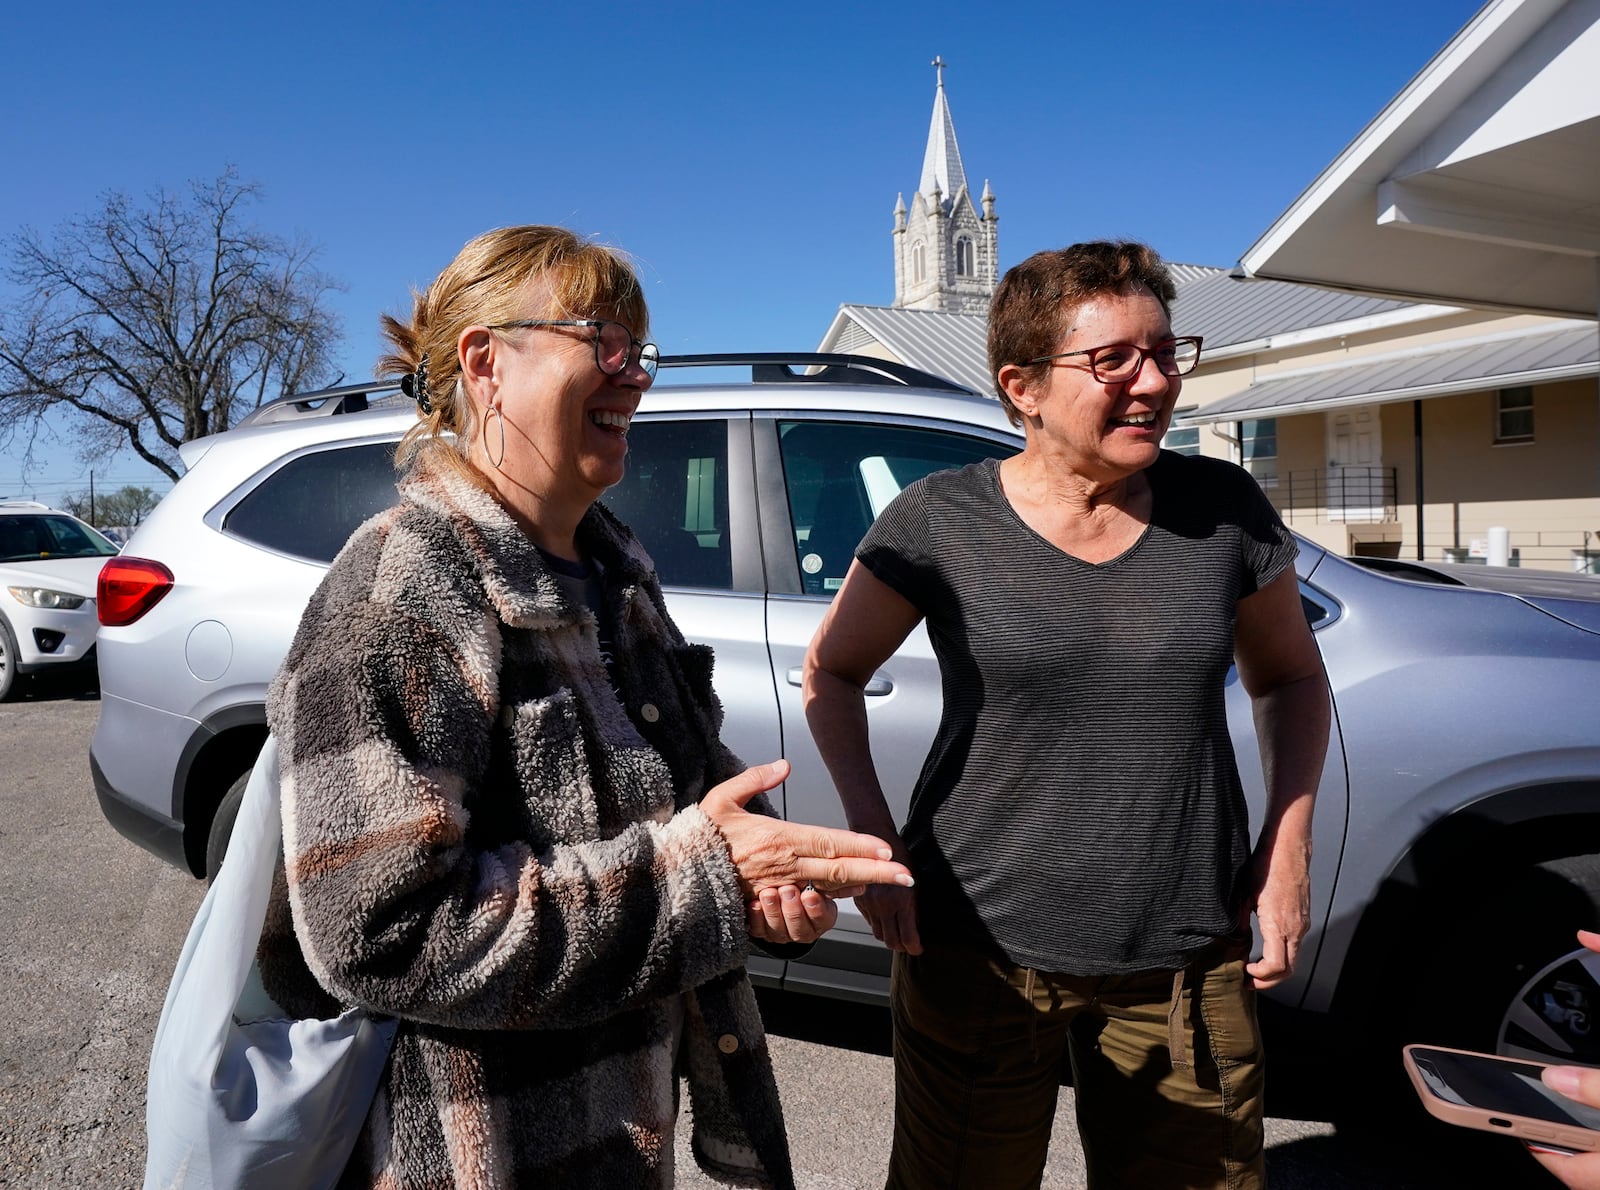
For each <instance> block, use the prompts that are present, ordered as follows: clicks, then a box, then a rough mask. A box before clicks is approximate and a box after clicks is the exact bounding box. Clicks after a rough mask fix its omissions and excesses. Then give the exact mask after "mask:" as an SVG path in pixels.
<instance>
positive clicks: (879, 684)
mask: <svg viewBox="0 0 1600 1190" xmlns="http://www.w3.org/2000/svg"><path fill="white" fill-rule="evenodd" d="M803 672H804V671H802V670H801V668H800V667H799V666H798V665H795V666H791V667H790V668H789V672H788V673H786V674H784V675H783V676H784V677H785V678H787V679H788V680H789V685H791V686H798V685H800V679H801V676H802V674H803ZM893 690H894V683H893V682H891V681H890V680H889V679H888V678H885V677H880V676H878V675H877V674H873V675H872V677H871V678H869V679H868V680H867V684H866V685H865V686H864V687H862V690H861V693H863V694H865V695H867V696H868V697H869V698H881V697H882V696H883V695H885V694H888V693H890V692H891V691H893Z"/></svg>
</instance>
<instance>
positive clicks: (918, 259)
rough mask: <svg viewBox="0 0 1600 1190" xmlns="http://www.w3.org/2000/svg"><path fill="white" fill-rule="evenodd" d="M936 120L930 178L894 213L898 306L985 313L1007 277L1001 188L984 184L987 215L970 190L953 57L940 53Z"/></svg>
mask: <svg viewBox="0 0 1600 1190" xmlns="http://www.w3.org/2000/svg"><path fill="white" fill-rule="evenodd" d="M932 65H933V68H934V70H935V72H936V75H935V83H934V92H933V121H932V123H931V124H930V125H929V127H928V147H927V149H926V151H925V152H924V153H923V157H922V178H921V181H920V182H919V183H918V186H917V192H916V193H915V194H914V195H912V196H911V207H910V209H909V211H908V210H907V208H906V206H905V202H904V199H903V198H902V199H899V200H897V201H896V202H895V210H894V231H893V233H892V234H893V236H894V245H895V249H894V304H895V305H896V306H909V307H913V308H915V309H922V310H946V311H949V312H951V313H957V314H985V313H987V312H988V309H989V299H990V298H991V297H993V296H994V290H995V286H996V284H997V283H998V282H999V279H1000V272H999V267H998V264H997V237H996V224H997V223H998V222H999V220H998V217H997V216H996V215H995V213H994V192H993V191H991V190H990V189H989V183H988V182H987V181H985V182H984V184H983V198H982V202H983V213H982V214H979V212H978V208H977V206H976V204H975V203H974V202H973V198H972V193H971V191H970V190H969V189H968V187H967V172H966V168H965V167H964V166H963V165H962V163H961V148H960V146H959V145H958V144H957V143H956V126H955V121H954V120H952V119H951V117H950V101H949V99H948V98H946V96H945V89H944V71H945V61H944V59H943V58H942V57H937V56H936V57H935V58H934V60H933V63H932Z"/></svg>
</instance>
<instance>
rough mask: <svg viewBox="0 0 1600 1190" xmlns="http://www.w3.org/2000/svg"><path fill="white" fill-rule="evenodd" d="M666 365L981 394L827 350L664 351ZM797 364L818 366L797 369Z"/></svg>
mask: <svg viewBox="0 0 1600 1190" xmlns="http://www.w3.org/2000/svg"><path fill="white" fill-rule="evenodd" d="M661 366H662V367H663V368H737V367H748V368H749V369H750V379H751V380H752V381H754V382H755V383H757V384H843V383H846V382H849V381H853V382H855V383H857V384H900V385H905V386H907V387H910V388H934V389H939V390H941V391H943V392H951V393H966V394H968V395H970V396H977V395H979V394H977V393H974V392H973V391H972V390H971V389H970V388H967V387H966V386H965V385H963V384H957V383H956V382H955V381H954V380H949V379H946V378H945V377H943V376H935V375H934V374H933V373H932V372H924V371H922V370H921V369H920V368H913V367H911V366H909V365H907V364H902V363H901V362H900V361H899V360H891V359H877V358H875V357H873V356H869V355H839V354H836V353H833V352H825V351H770V352H768V351H755V352H736V353H734V354H732V355H664V356H662V357H661ZM796 368H815V369H817V370H816V371H814V372H797V371H795V369H796Z"/></svg>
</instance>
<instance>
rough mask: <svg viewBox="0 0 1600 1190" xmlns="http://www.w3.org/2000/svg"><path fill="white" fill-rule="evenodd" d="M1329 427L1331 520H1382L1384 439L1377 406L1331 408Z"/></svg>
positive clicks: (1366, 521)
mask: <svg viewBox="0 0 1600 1190" xmlns="http://www.w3.org/2000/svg"><path fill="white" fill-rule="evenodd" d="M1326 417H1327V424H1328V498H1327V505H1328V519H1329V520H1330V521H1344V522H1345V523H1347V524H1353V525H1370V524H1374V523H1376V522H1378V521H1381V520H1383V508H1384V485H1383V436H1382V431H1381V428H1380V425H1381V423H1380V420H1379V417H1378V407H1377V406H1376V405H1356V406H1353V407H1351V408H1348V409H1332V410H1329V411H1328V413H1327V414H1326Z"/></svg>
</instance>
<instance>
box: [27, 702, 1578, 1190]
mask: <svg viewBox="0 0 1600 1190" xmlns="http://www.w3.org/2000/svg"><path fill="white" fill-rule="evenodd" d="M99 705H100V704H99V702H98V700H97V699H96V698H95V697H94V696H93V694H92V693H83V692H75V691H72V690H63V689H42V690H34V691H28V692H25V694H24V697H23V698H22V699H21V700H20V701H14V702H8V703H0V1006H3V1009H4V1015H5V1023H4V1024H3V1025H0V1186H25V1187H41V1188H44V1187H52V1188H53V1187H73V1188H79V1187H93V1188H96V1190H99V1188H102V1187H105V1188H115V1187H135V1186H138V1185H139V1184H140V1182H141V1179H142V1169H143V1161H144V1085H145V1063H146V1060H147V1058H148V1054H149V1046H150V1039H151V1036H152V1034H153V1032H154V1028H155V1022H156V1019H157V1017H158V1016H159V1014H160V1009H161V1001H162V998H163V996H164V995H165V992H166V985H167V980H168V978H169V976H170V974H171V971H172V964H173V962H174V961H175V960H176V958H177V954H178V950H179V948H180V946H181V945H182V942H183V938H184V934H185V933H186V931H187V929H188V926H189V921H190V919H191V917H192V916H193V914H194V911H195V909H196V908H197V907H198V906H199V904H200V899H201V895H202V893H203V888H202V886H201V884H200V882H199V881H196V880H194V879H193V878H191V877H190V876H188V875H187V874H186V873H182V872H178V871H176V870H174V869H173V868H171V867H169V866H167V865H166V864H164V863H163V862H162V861H160V860H158V859H156V858H155V857H154V856H152V855H149V854H148V853H146V852H145V851H143V850H141V849H140V848H139V847H137V846H135V845H134V844H133V843H131V842H129V841H127V840H126V839H124V838H122V837H121V836H120V835H118V834H117V833H116V832H115V831H113V830H112V829H111V828H110V827H109V826H108V825H107V824H106V822H105V820H104V819H103V818H102V816H101V814H100V810H99V806H98V804H97V803H96V801H95V797H94V790H93V785H92V782H91V780H90V776H89V765H88V746H89V740H90V737H91V735H92V734H93V731H94V725H95V721H96V719H97V717H98V714H99ZM763 1011H764V1012H765V1013H766V1015H767V1018H768V1025H769V1029H771V1030H772V1034H773V1036H772V1052H773V1057H774V1062H775V1065H776V1069H777V1077H778V1085H779V1089H780V1091H781V1093H782V1096H783V1103H784V1112H785V1117H786V1119H787V1123H788V1128H789V1134H790V1138H791V1146H792V1149H793V1152H794V1158H795V1166H796V1170H797V1174H798V1181H799V1185H800V1187H801V1188H802V1190H857V1188H861V1190H867V1188H871V1187H879V1186H882V1185H883V1175H884V1170H885V1166H886V1163H887V1158H888V1151H889V1134H890V1126H891V1114H892V1110H893V1089H892V1071H891V1064H890V1059H889V1057H888V1027H889V1026H888V1015H887V1012H886V1011H885V1010H883V1009H881V1008H876V1007H867V1006H857V1005H849V1004H840V1003H837V1002H831V1001H823V1000H817V999H815V998H812V997H804V996H796V995H784V994H772V995H767V994H765V993H763ZM1314 1074H1315V1072H1313V1075H1314ZM1268 1107H1269V1110H1274V1098H1273V1096H1272V1095H1271V1093H1270V1092H1269V1102H1268ZM1315 1117H1316V1113H1315V1112H1312V1113H1306V1112H1304V1111H1301V1112H1297V1113H1294V1114H1293V1116H1292V1117H1291V1116H1287V1115H1277V1116H1274V1118H1272V1119H1270V1120H1269V1121H1268V1123H1267V1143H1268V1146H1269V1148H1268V1156H1267V1160H1268V1170H1269V1176H1270V1180H1271V1184H1272V1186H1273V1187H1274V1190H1358V1188H1359V1190H1433V1188H1434V1187H1455V1186H1471V1187H1474V1188H1476V1187H1508V1188H1511V1187H1520V1186H1527V1187H1529V1190H1537V1188H1538V1187H1541V1186H1549V1187H1553V1186H1555V1183H1554V1182H1553V1181H1552V1180H1551V1179H1549V1178H1548V1177H1546V1176H1545V1175H1544V1174H1543V1173H1542V1172H1540V1171H1539V1170H1538V1169H1537V1168H1536V1167H1535V1166H1534V1165H1533V1164H1532V1162H1531V1161H1526V1160H1525V1159H1523V1160H1524V1161H1525V1164H1523V1165H1515V1164H1514V1165H1513V1166H1512V1167H1511V1168H1512V1170H1513V1172H1512V1173H1510V1174H1501V1173H1495V1174H1488V1173H1481V1172H1480V1173H1478V1174H1476V1175H1474V1174H1471V1173H1469V1174H1465V1175H1464V1174H1463V1173H1462V1172H1460V1168H1459V1166H1458V1167H1457V1168H1456V1171H1455V1172H1446V1171H1444V1170H1443V1169H1442V1168H1440V1167H1439V1164H1438V1162H1437V1161H1436V1160H1435V1158H1436V1157H1437V1156H1441V1155H1442V1153H1441V1152H1440V1151H1439V1150H1438V1149H1437V1148H1436V1147H1435V1146H1437V1145H1438V1144H1439V1143H1440V1142H1439V1140H1438V1139H1437V1137H1436V1136H1432V1135H1430V1137H1429V1139H1428V1140H1427V1142H1426V1144H1425V1145H1420V1146H1401V1147H1400V1148H1399V1149H1394V1148H1374V1147H1372V1146H1370V1145H1367V1144H1358V1143H1355V1141H1354V1140H1353V1139H1352V1138H1351V1137H1349V1136H1346V1135H1342V1134H1341V1132H1340V1130H1339V1129H1337V1128H1335V1126H1334V1125H1333V1124H1331V1123H1329V1122H1327V1120H1326V1119H1319V1118H1315ZM1441 1127H1442V1126H1441ZM1454 1132H1455V1133H1457V1134H1460V1137H1461V1139H1462V1140H1463V1141H1465V1140H1468V1139H1470V1138H1468V1137H1467V1135H1466V1134H1465V1133H1463V1132H1462V1131H1461V1130H1454ZM1445 1135H1446V1136H1447V1141H1446V1143H1449V1144H1450V1145H1451V1147H1452V1148H1453V1147H1454V1142H1455V1137H1454V1136H1453V1135H1450V1134H1445ZM1488 1139H1489V1140H1490V1141H1492V1143H1494V1144H1496V1145H1509V1144H1510V1143H1511V1142H1509V1141H1502V1140H1500V1139H1499V1138H1488ZM677 1153H678V1170H679V1179H678V1184H679V1185H680V1186H683V1187H688V1188H701V1187H711V1186H714V1185H716V1183H714V1182H712V1181H710V1180H709V1179H707V1178H706V1177H704V1175H702V1174H701V1173H700V1172H699V1171H698V1170H697V1169H696V1168H695V1167H694V1163H693V1160H692V1159H691V1158H690V1156H689V1152H688V1145H687V1128H686V1127H681V1128H680V1130H679V1138H678V1146H677ZM1519 1157H1520V1155H1519ZM1479 1168H1480V1169H1482V1168H1484V1167H1479ZM1524 1173H1525V1174H1526V1177H1525V1178H1524V1177H1523V1176H1522V1175H1523V1174H1524ZM1463 1177H1466V1178H1467V1179H1468V1180H1463ZM1486 1177H1487V1178H1490V1179H1492V1180H1487V1181H1486V1180H1484V1178H1486ZM1508 1179H1509V1180H1508ZM1044 1185H1045V1187H1048V1188H1052V1190H1080V1188H1082V1187H1084V1185H1085V1182H1084V1177H1083V1155H1082V1150H1081V1148H1080V1147H1079V1145H1078V1142H1077V1136H1076V1130H1075V1128H1074V1125H1073V1120H1072V1091H1071V1088H1070V1087H1063V1089H1062V1096H1061V1103H1060V1108H1059V1111H1058V1112H1057V1116H1056V1127H1055V1131H1054V1134H1053V1140H1052V1145H1051V1151H1050V1161H1049V1167H1048V1169H1047V1171H1046V1175H1045V1179H1044Z"/></svg>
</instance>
